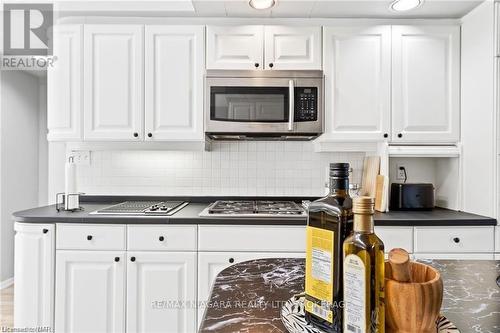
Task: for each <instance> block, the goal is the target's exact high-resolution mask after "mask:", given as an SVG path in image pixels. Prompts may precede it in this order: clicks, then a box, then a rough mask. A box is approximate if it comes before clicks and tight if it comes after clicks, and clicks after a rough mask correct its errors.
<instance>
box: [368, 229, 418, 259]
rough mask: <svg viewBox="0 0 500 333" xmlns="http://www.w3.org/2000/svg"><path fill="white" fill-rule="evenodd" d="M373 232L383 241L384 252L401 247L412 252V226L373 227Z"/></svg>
mask: <svg viewBox="0 0 500 333" xmlns="http://www.w3.org/2000/svg"><path fill="white" fill-rule="evenodd" d="M375 233H376V234H377V236H378V237H379V238H380V239H381V240H382V242H384V249H385V252H389V251H390V250H391V249H394V248H402V249H405V250H406V251H408V253H413V227H386V226H379V227H375Z"/></svg>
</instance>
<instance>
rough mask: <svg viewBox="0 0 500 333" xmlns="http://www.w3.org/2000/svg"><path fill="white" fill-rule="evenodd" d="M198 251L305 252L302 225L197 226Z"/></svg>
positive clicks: (304, 234)
mask: <svg viewBox="0 0 500 333" xmlns="http://www.w3.org/2000/svg"><path fill="white" fill-rule="evenodd" d="M198 249H199V251H222V252H226V251H259V252H266V251H275V252H305V250H306V228H305V226H241V225H234V226H226V225H224V226H223V225H200V226H199V227H198Z"/></svg>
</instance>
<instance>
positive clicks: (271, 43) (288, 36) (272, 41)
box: [264, 26, 321, 70]
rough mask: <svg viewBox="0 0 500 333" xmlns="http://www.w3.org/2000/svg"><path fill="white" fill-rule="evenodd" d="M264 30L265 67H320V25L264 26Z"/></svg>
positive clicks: (307, 68) (308, 68)
mask: <svg viewBox="0 0 500 333" xmlns="http://www.w3.org/2000/svg"><path fill="white" fill-rule="evenodd" d="M264 31H265V33H264V40H265V59H266V61H265V68H266V69H277V70H279V69H285V70H287V69H289V70H294V69H304V70H312V69H318V70H319V69H321V27H290V26H266V27H265V28H264ZM271 64H272V67H271Z"/></svg>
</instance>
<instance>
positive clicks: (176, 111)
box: [145, 26, 204, 141]
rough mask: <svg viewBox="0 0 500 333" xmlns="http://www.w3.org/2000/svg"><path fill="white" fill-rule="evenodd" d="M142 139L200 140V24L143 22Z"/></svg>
mask: <svg viewBox="0 0 500 333" xmlns="http://www.w3.org/2000/svg"><path fill="white" fill-rule="evenodd" d="M145 48H146V49H145V59H146V77H145V87H146V89H145V91H146V101H145V105H146V110H145V112H146V114H145V119H146V124H145V128H146V133H147V135H146V140H155V141H156V140H193V139H198V140H201V139H203V137H204V133H203V74H204V73H203V72H204V70H203V67H204V42H203V27H202V26H146V32H145Z"/></svg>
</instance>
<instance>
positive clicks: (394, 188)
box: [389, 183, 434, 210]
mask: <svg viewBox="0 0 500 333" xmlns="http://www.w3.org/2000/svg"><path fill="white" fill-rule="evenodd" d="M433 208H434V185H432V184H429V183H402V184H401V183H392V184H391V199H390V204H389V209H390V210H431V209H433Z"/></svg>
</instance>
